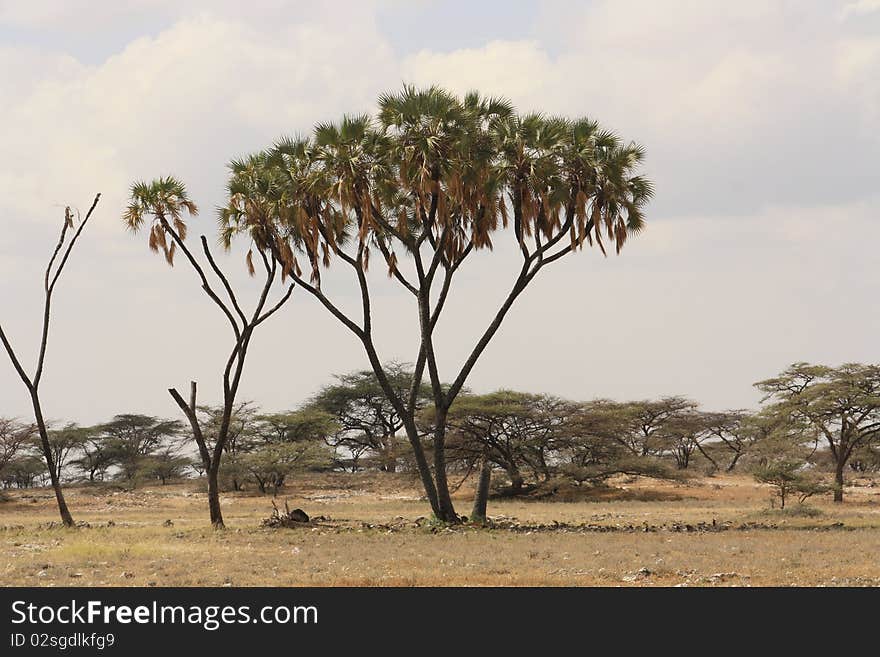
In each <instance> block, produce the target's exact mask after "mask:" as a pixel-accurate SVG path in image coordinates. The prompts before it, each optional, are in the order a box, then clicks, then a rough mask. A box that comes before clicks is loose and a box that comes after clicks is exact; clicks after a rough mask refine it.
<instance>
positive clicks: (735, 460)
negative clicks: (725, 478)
mask: <svg viewBox="0 0 880 657" xmlns="http://www.w3.org/2000/svg"><path fill="white" fill-rule="evenodd" d="M741 456H742V452H737V453H736V455H735V456H734V457H733V460H732V461H731V462H730V465H728V466H727V472H733V470H734V468H736V463H737V461H739V459H740V457H741Z"/></svg>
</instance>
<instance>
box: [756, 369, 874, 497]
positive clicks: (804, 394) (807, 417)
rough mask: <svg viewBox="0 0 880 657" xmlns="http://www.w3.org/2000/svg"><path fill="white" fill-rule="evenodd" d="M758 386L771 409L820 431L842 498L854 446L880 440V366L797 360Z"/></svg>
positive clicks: (788, 420) (785, 419)
mask: <svg viewBox="0 0 880 657" xmlns="http://www.w3.org/2000/svg"><path fill="white" fill-rule="evenodd" d="M755 386H756V387H757V388H758V389H759V390H761V391H763V392H764V393H766V396H765V397H764V400H763V401H764V402H768V401H769V402H771V404H769V405H768V407H767V412H768V413H769V414H771V415H773V416H775V417H777V418H779V419H780V420H781V421H783V422H785V423H787V424H789V425H794V426H795V427H798V426H803V427H806V428H807V429H813V430H814V431H816V432H817V433H818V434H819V435H820V436H821V437H822V438H823V439H824V440H825V442H826V444H827V445H828V449H829V451H830V453H831V457H832V460H833V462H834V501H835V502H843V486H844V469H845V468H846V465H847V463H848V462H849V459H850V457H851V456H852V455H853V453H854V452H855V450H857V449H859V448H860V447H864V446H866V445H872V444H876V443H877V442H878V441H880V366H878V365H862V364H859V363H847V364H845V365H841V366H840V367H837V368H833V367H827V366H825V365H811V364H809V363H795V364H794V365H792V366H791V367H789V368H788V369H786V370H785V371H784V372H782V374H780V375H779V376H777V377H774V378H772V379H766V380H765V381H759V382H758V383H756V384H755Z"/></svg>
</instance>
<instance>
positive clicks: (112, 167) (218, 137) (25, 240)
mask: <svg viewBox="0 0 880 657" xmlns="http://www.w3.org/2000/svg"><path fill="white" fill-rule="evenodd" d="M873 4H876V3H870V2H864V1H863V2H860V3H851V6H852V7H853V8H851V9H850V10H848V14H847V15H848V16H855V15H856V14H857V13H859V12H861V14H860V15H866V12H868V10H869V9H871V7H872V6H873ZM374 9H375V7H374V5H372V4H367V3H358V4H351V5H346V6H344V7H343V8H340V7H339V6H337V5H335V4H334V5H325V4H322V3H305V4H302V5H301V6H298V8H297V11H296V13H295V15H293V14H292V13H291V11H290V9H289V4H288V3H284V2H280V1H279V2H263V3H257V2H253V3H247V4H245V5H242V4H241V3H235V2H231V1H229V2H202V1H196V2H188V3H184V4H183V5H180V6H179V5H178V4H177V3H171V2H166V1H165V0H162V1H157V2H150V1H148V0H142V1H141V0H133V1H132V2H126V3H122V2H121V3H108V4H107V6H106V10H107V11H105V12H95V11H94V10H93V11H91V12H83V11H82V8H81V6H77V5H76V4H75V3H67V2H60V1H56V2H49V1H43V2H38V1H34V2H28V3H19V2H6V3H2V2H0V25H4V26H5V27H7V28H9V27H11V29H13V30H17V29H21V30H24V31H25V32H28V33H39V34H43V32H45V31H48V32H52V31H53V30H62V29H64V28H65V26H67V25H68V24H69V27H70V29H71V30H74V31H75V30H81V29H92V30H93V33H94V34H105V33H107V34H111V33H112V34H116V33H119V32H120V31H122V32H125V30H134V28H135V26H136V25H138V23H137V21H134V20H133V19H132V18H131V16H142V15H149V16H150V17H151V20H153V22H154V23H151V25H153V24H156V25H160V27H159V28H156V29H153V28H152V27H151V28H149V29H147V28H144V29H143V30H142V31H140V32H137V36H136V38H135V37H132V38H131V39H129V40H128V42H127V43H125V44H124V46H121V47H118V48H115V49H114V50H113V54H112V55H110V56H106V55H104V56H101V57H97V58H95V59H94V60H93V59H90V58H82V57H77V56H76V55H75V54H71V53H70V52H67V51H65V50H64V48H62V47H60V46H58V47H57V51H56V50H55V49H56V44H55V43H54V42H53V43H51V44H49V45H44V46H42V47H37V46H36V45H35V44H31V45H25V44H24V42H23V41H21V40H20V41H19V42H18V45H9V44H7V45H6V46H3V47H0V68H2V70H3V71H4V75H3V77H2V79H0V97H2V98H3V99H4V103H3V104H2V105H0V126H2V128H0V131H2V134H0V141H2V143H3V145H4V166H3V167H0V199H3V200H2V210H3V216H4V221H7V222H9V223H11V224H12V226H13V230H12V231H8V232H7V235H14V239H4V240H3V242H2V243H0V257H2V262H0V274H3V275H2V276H0V298H3V299H4V304H5V307H7V308H9V307H14V308H15V314H14V316H10V315H9V313H6V312H3V311H2V310H0V313H2V315H0V316H2V319H3V321H4V325H7V324H9V326H10V330H11V331H12V332H13V333H14V334H15V335H16V336H18V339H19V340H20V341H23V343H25V344H24V346H30V343H29V340H31V339H32V336H33V335H34V332H33V325H32V320H34V319H35V318H36V317H38V314H39V299H38V297H37V295H35V294H32V293H33V292H36V291H38V286H37V283H38V278H39V274H40V269H41V267H42V266H43V264H44V259H45V255H46V249H47V248H48V246H49V244H50V242H51V240H52V239H53V238H54V236H55V235H54V234H55V230H56V228H57V223H58V219H59V211H60V209H59V207H58V206H59V205H62V204H65V203H75V204H79V205H80V206H85V205H86V204H87V203H88V202H89V200H90V199H91V198H92V195H93V194H94V193H95V192H96V191H102V192H104V195H105V196H104V201H103V202H102V204H101V206H100V207H99V212H98V214H97V215H96V217H95V224H94V225H93V226H90V228H89V233H88V234H87V235H86V236H85V237H84V241H83V244H82V249H81V250H80V251H78V252H77V254H76V255H75V258H74V260H72V261H71V265H70V267H71V268H70V270H69V271H68V273H67V275H66V276H65V279H64V285H63V287H62V288H61V290H60V291H59V294H60V299H59V303H58V305H57V307H56V321H57V322H58V323H57V324H56V326H55V327H54V328H53V343H52V347H51V352H50V359H51V360H50V372H49V373H48V374H47V376H48V377H49V379H47V384H46V385H47V388H46V395H47V401H48V402H49V403H50V405H51V407H52V409H53V410H52V411H51V413H52V414H53V416H56V417H61V416H66V417H70V418H71V419H79V420H81V421H96V420H100V419H102V418H104V417H106V416H107V415H109V414H110V413H112V412H117V411H123V410H138V409H142V410H145V411H149V412H154V413H164V414H170V413H173V412H174V411H173V408H171V407H170V406H169V402H168V400H167V399H166V398H165V397H166V394H165V392H164V391H165V387H167V385H168V384H171V383H181V382H185V381H188V380H189V378H190V377H195V378H198V379H199V380H200V381H204V382H205V385H204V389H205V391H206V392H205V395H206V398H210V397H211V395H212V392H211V391H212V390H213V389H214V388H212V386H215V384H216V379H217V371H216V370H217V367H216V363H217V356H218V354H222V353H223V352H224V351H225V350H226V348H227V346H228V345H227V342H228V340H227V336H226V335H225V333H224V332H223V330H224V328H223V327H222V325H219V324H218V323H217V322H215V321H214V320H215V317H214V316H213V315H212V312H213V310H214V309H213V308H212V307H211V306H210V304H209V303H207V302H205V300H204V299H202V298H201V297H200V294H199V291H198V288H197V286H196V285H195V284H194V281H193V280H192V277H191V276H190V275H189V274H190V272H188V271H187V270H186V269H185V268H182V267H181V268H176V269H175V270H173V271H171V270H167V269H166V268H165V267H164V265H163V264H162V263H161V262H160V261H159V260H158V259H155V258H152V257H150V256H149V254H148V253H147V252H146V248H145V245H144V244H143V240H142V239H141V238H140V237H139V238H134V239H133V238H131V237H130V236H128V235H127V234H125V233H124V232H123V231H122V230H121V227H120V225H119V222H118V214H119V211H120V208H121V206H122V203H123V200H124V197H125V193H126V189H127V186H128V184H129V183H130V182H131V181H132V180H133V179H135V178H146V177H152V176H155V175H160V174H164V173H174V174H176V175H178V176H180V177H181V178H183V179H184V180H186V181H187V182H188V183H189V185H190V187H191V190H192V193H193V196H194V197H195V198H196V200H197V201H199V202H200V204H201V205H202V207H203V208H204V210H205V214H206V215H208V216H206V217H203V218H201V219H199V220H198V223H197V224H196V225H197V227H202V228H203V229H204V227H207V229H208V230H210V227H211V226H212V220H211V217H210V209H211V207H212V206H213V205H215V204H217V203H218V202H219V201H220V199H221V193H222V186H223V183H224V179H225V172H224V164H225V162H227V161H228V160H229V159H230V158H232V157H234V156H237V155H240V154H242V153H244V152H248V151H251V150H254V149H257V148H261V147H263V146H265V145H266V144H268V143H270V142H271V141H272V140H273V139H274V138H276V137H277V136H279V135H281V134H283V133H290V132H294V131H297V130H302V131H306V130H308V129H309V127H310V126H311V125H312V124H313V123H314V122H315V121H316V120H318V119H326V118H334V117H338V116H340V115H341V114H342V113H343V112H360V111H368V110H370V109H371V107H372V105H373V102H374V98H375V97H376V95H377V94H378V92H380V91H382V90H387V89H391V88H395V87H397V86H398V85H399V84H400V82H401V81H415V82H417V83H421V84H428V83H440V84H443V85H445V86H448V87H450V88H452V89H455V90H458V91H465V90H468V89H471V88H475V87H476V88H479V89H480V90H482V91H484V92H487V93H496V94H503V95H506V96H509V97H511V98H512V100H514V101H515V102H516V103H517V104H518V106H519V107H520V108H522V109H524V110H532V109H537V110H544V111H547V112H559V113H565V114H583V113H587V114H589V115H591V116H594V117H595V118H597V119H599V120H600V121H602V122H603V123H604V124H606V125H608V126H609V127H612V128H614V129H616V130H618V131H619V132H620V133H621V134H622V135H623V136H624V137H625V138H633V139H636V140H638V141H640V142H642V143H644V144H645V145H646V146H647V148H648V154H649V155H648V161H647V166H646V169H647V172H648V173H649V175H650V176H651V177H653V178H654V179H655V180H656V182H657V188H658V195H657V199H656V201H655V203H654V204H653V205H652V208H651V211H650V215H649V221H650V223H649V229H648V231H647V232H646V233H645V235H644V236H642V237H640V238H638V239H637V240H634V241H633V242H632V243H630V244H628V245H627V247H626V249H625V251H624V254H623V255H622V256H621V257H620V258H613V257H612V258H608V259H607V260H606V259H603V258H601V256H599V255H598V254H596V253H585V254H581V255H580V256H577V257H574V258H572V259H571V260H570V261H567V262H564V263H560V266H559V267H558V268H554V270H553V272H551V273H548V275H547V276H546V277H542V278H541V279H540V282H538V283H536V285H535V288H534V289H532V290H529V291H528V292H527V293H526V295H525V296H524V298H523V299H522V302H521V303H520V304H518V306H517V307H516V309H515V310H514V311H513V314H512V315H511V317H510V318H509V320H508V322H507V323H506V324H505V327H504V328H503V329H502V332H501V334H500V335H499V336H498V339H497V342H495V343H493V345H492V346H491V347H490V349H489V351H488V352H487V353H486V355H485V358H484V360H482V361H481V363H480V365H479V367H478V369H477V370H476V371H475V373H474V378H473V380H472V385H473V387H474V388H476V389H483V390H485V389H489V388H492V387H496V386H498V385H501V384H504V385H510V386H513V387H520V388H534V389H542V390H551V391H553V392H557V393H561V394H570V395H572V396H575V397H578V396H580V397H589V396H592V395H611V396H617V397H626V396H650V395H654V394H662V393H677V392H681V393H684V394H691V395H693V396H695V397H697V398H700V399H703V400H704V401H706V402H708V403H709V404H710V405H712V406H715V407H718V406H727V405H748V404H750V403H752V402H753V401H754V400H753V397H752V392H751V389H750V387H749V384H750V383H751V382H752V381H753V380H756V379H757V378H761V377H763V376H766V375H769V374H772V373H773V372H774V371H775V370H776V369H778V368H779V367H782V366H784V365H785V364H786V362H787V360H797V359H808V360H811V359H812V360H824V361H827V362H840V361H842V360H878V358H880V354H878V353H877V351H876V327H877V326H878V325H880V316H878V315H877V312H878V311H876V310H875V309H874V308H873V307H872V306H871V307H867V308H865V307H864V306H865V303H864V302H865V299H873V298H876V297H877V294H878V289H877V287H876V285H877V284H876V277H871V276H862V275H860V274H858V272H859V271H861V268H863V267H864V268H866V270H868V271H876V270H877V269H878V267H880V263H878V255H877V252H876V248H875V247H874V245H876V243H877V241H878V239H880V235H878V234H877V228H876V217H877V214H878V211H880V208H878V206H880V201H878V196H877V195H878V192H877V190H878V189H880V180H878V175H880V174H878V170H877V167H876V161H877V158H878V157H880V138H878V135H880V129H878V127H880V110H878V107H880V103H878V99H880V68H878V65H880V37H878V36H877V35H876V34H871V33H870V32H869V31H866V30H861V31H860V30H858V29H856V28H857V27H858V25H855V24H857V23H858V21H855V20H847V21H845V22H840V21H835V20H833V19H834V18H835V16H837V15H838V13H839V12H840V5H839V4H837V3H825V2H821V3H768V2H764V1H763V0H760V1H759V0H755V1H753V2H737V3H720V4H719V3H707V2H697V1H691V2H685V1H681V2H665V3H656V2H649V1H647V0H639V1H637V0H626V1H615V2H596V3H591V4H590V5H588V6H586V7H579V8H578V10H577V11H565V12H555V13H554V11H553V10H548V16H547V18H546V20H544V21H542V22H541V25H542V26H543V27H542V28H541V29H540V30H538V29H537V28H536V32H535V34H534V35H533V36H531V37H530V38H527V39H520V38H517V39H495V40H491V41H487V42H485V43H482V44H476V45H474V44H469V45H468V47H461V48H453V49H450V50H445V51H437V50H431V49H422V50H421V51H419V52H415V53H412V54H410V55H409V56H406V57H402V58H401V57H399V56H396V55H395V50H394V46H395V44H394V35H393V34H391V35H389V34H385V33H383V31H382V30H383V26H382V25H378V24H377V23H376V19H375V14H374ZM92 13H101V15H102V18H101V19H100V20H101V21H104V22H103V23H100V24H99V26H98V27H92V28H88V25H89V24H90V21H94V20H96V19H95V17H94V16H92ZM341 13H344V14H345V15H344V17H341V16H340V14H341ZM457 20H459V17H457V16H451V15H450V17H449V19H448V21H447V22H446V23H443V24H438V25H434V26H433V27H434V29H448V30H454V27H455V23H456V21H457ZM84 26H85V27H84ZM416 27H417V26H414V27H412V29H416ZM135 31H137V30H135ZM53 33H54V32H53ZM11 43H12V42H10V44H11ZM108 47H109V46H108ZM13 242H14V243H13ZM515 258H516V254H515V253H508V252H507V251H506V250H505V249H504V248H503V247H499V249H498V252H497V253H496V254H494V255H492V256H485V255H484V256H481V257H480V258H479V259H477V260H476V261H475V262H474V263H473V264H472V265H471V266H469V267H468V268H467V270H466V271H463V272H462V280H461V281H460V288H459V292H458V295H456V297H455V299H454V300H452V302H451V305H450V311H449V312H450V315H449V317H447V318H446V320H445V321H444V323H443V339H444V343H443V344H444V349H443V352H442V353H443V357H442V362H441V366H442V367H443V368H444V371H446V372H448V371H451V369H452V368H453V367H454V366H456V365H458V364H460V361H461V359H462V358H463V357H464V354H465V351H466V349H467V348H468V347H469V346H470V345H472V344H473V341H474V340H475V339H476V332H477V331H478V328H479V326H480V322H481V321H483V320H485V319H486V317H483V316H482V315H481V313H483V314H486V315H487V317H488V313H490V312H491V310H492V309H491V307H490V306H491V304H489V303H487V301H486V300H487V299H494V298H500V296H501V295H502V294H503V292H504V291H505V288H506V286H507V285H508V283H509V281H508V280H507V279H505V278H504V274H503V272H504V271H506V268H507V267H508V266H515ZM854 263H856V264H857V265H858V266H856V264H854ZM238 264H239V263H238V261H237V260H236V261H233V262H232V263H231V264H230V266H231V267H233V268H234V269H235V271H236V272H237V274H239V275H237V276H236V277H235V282H236V284H238V285H243V286H245V288H247V286H248V285H249V283H248V282H247V280H246V277H245V276H244V274H243V273H242V272H241V271H239V270H238V269H237V265H238ZM377 276H378V277H379V279H382V278H383V277H382V275H381V273H379V274H377ZM348 292H350V288H348V287H339V288H338V289H337V290H336V293H337V294H339V295H340V298H341V302H342V303H347V302H350V301H352V300H353V299H352V298H346V294H348ZM407 303H408V300H407V299H406V298H405V297H401V296H400V295H397V294H395V293H392V292H390V288H383V293H382V294H381V295H379V298H377V317H379V319H377V322H378V324H379V325H380V328H381V337H380V344H381V347H382V349H383V353H384V354H386V355H387V356H388V357H389V358H390V357H396V358H400V359H404V360H406V359H412V347H413V344H412V340H411V335H410V333H409V332H408V330H407V329H408V325H407V323H406V322H407V319H406V318H408V317H410V314H409V313H410V312H411V309H410V308H409V306H408V305H407ZM855 308H859V311H858V313H857V315H858V320H857V321H849V320H848V319H846V318H849V317H853V316H854V314H856V313H855V311H854V309H855ZM401 317H402V318H404V319H403V320H401ZM841 318H844V319H841ZM192 345H197V346H198V348H197V349H196V348H193V346H192ZM534 345H544V346H546V349H535V348H534ZM303 346H305V348H303ZM27 353H29V352H27ZM513 353H515V354H517V358H511V354H513ZM252 358H253V360H252V361H251V368H250V369H249V374H248V379H247V381H246V390H245V392H244V394H245V396H250V397H254V398H258V399H260V400H261V401H263V402H264V403H265V404H266V405H267V407H270V408H284V407H286V406H289V405H292V404H293V403H295V402H296V401H297V400H298V399H301V398H303V397H305V396H306V395H308V394H309V393H310V392H311V391H313V390H314V389H315V387H316V386H317V385H320V384H321V383H322V382H324V381H325V380H326V378H327V377H328V375H329V374H330V373H331V372H339V371H345V370H347V369H350V368H353V367H358V366H361V365H363V360H362V356H361V354H360V351H359V349H358V346H357V344H356V343H355V341H354V340H352V339H351V336H350V335H348V334H346V333H345V331H344V330H343V329H340V328H339V327H338V326H337V325H336V324H335V323H334V322H333V321H332V320H331V319H329V318H328V317H327V316H326V314H325V313H323V312H322V311H321V310H320V309H319V308H316V307H315V306H314V304H312V303H310V300H309V299H308V298H306V297H305V296H303V295H295V298H294V300H293V303H292V305H291V307H290V308H289V310H287V311H285V314H284V315H282V316H281V317H279V319H278V321H277V322H273V323H272V325H271V326H267V327H266V329H265V332H264V333H262V334H261V335H260V339H259V341H258V343H257V344H255V349H254V352H253V354H252ZM83 381H88V382H89V386H83ZM108 382H109V383H108ZM85 388H89V389H90V390H91V392H86V391H85V390H84V389H85ZM0 391H2V395H0V397H2V398H3V401H4V403H9V408H10V409H11V411H10V410H8V409H7V408H6V407H4V408H0V414H2V413H8V412H13V413H16V412H17V413H26V412H27V404H26V400H25V399H24V397H23V394H22V390H21V389H20V386H18V383H17V381H15V379H14V374H13V373H12V372H11V371H10V369H9V368H7V367H5V366H3V365H2V364H0ZM9 399H12V400H13V401H12V402H7V400H9Z"/></svg>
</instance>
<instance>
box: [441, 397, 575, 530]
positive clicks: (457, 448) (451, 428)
mask: <svg viewBox="0 0 880 657" xmlns="http://www.w3.org/2000/svg"><path fill="white" fill-rule="evenodd" d="M578 411H579V407H578V404H575V403H573V402H569V401H566V400H564V399H559V398H558V397H553V396H550V395H539V394H533V393H524V392H516V391H512V390H498V391H496V392H493V393H489V394H486V395H470V394H465V395H460V396H459V397H458V399H457V400H456V402H455V404H453V405H452V407H451V408H450V409H449V413H448V414H447V431H448V432H449V439H450V445H449V447H450V451H451V455H453V456H455V457H458V458H462V457H463V458H465V459H467V460H469V461H470V462H471V463H476V464H477V467H478V468H479V477H478V480H477V487H476V491H475V493H474V504H473V508H472V511H471V516H470V519H471V520H472V521H474V522H484V521H485V519H486V510H487V506H488V496H489V487H490V484H491V476H492V469H493V468H495V467H498V468H501V469H502V470H504V472H505V473H506V474H507V477H508V479H510V491H509V492H510V494H512V495H518V494H520V493H523V492H525V491H526V490H527V489H528V487H527V485H526V476H530V477H531V479H532V480H533V481H534V482H535V484H537V483H540V482H542V481H546V480H547V479H549V478H550V476H551V472H552V470H551V465H550V461H551V457H552V455H553V453H554V451H556V450H557V449H558V447H559V445H558V444H557V441H560V440H561V439H563V437H565V438H569V437H570V433H571V429H572V426H571V420H572V418H573V417H574V416H576V415H577V414H578ZM563 434H566V435H563Z"/></svg>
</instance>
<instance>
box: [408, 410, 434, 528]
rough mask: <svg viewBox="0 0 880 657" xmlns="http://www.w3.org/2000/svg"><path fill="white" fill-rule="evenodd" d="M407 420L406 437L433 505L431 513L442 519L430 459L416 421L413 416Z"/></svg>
mask: <svg viewBox="0 0 880 657" xmlns="http://www.w3.org/2000/svg"><path fill="white" fill-rule="evenodd" d="M406 420H407V422H406V437H407V438H408V439H409V443H410V446H411V447H412V450H413V457H414V458H415V460H416V467H417V468H418V470H419V478H420V479H421V480H422V486H423V487H424V489H425V495H426V496H427V497H428V503H429V504H430V505H431V511H433V513H434V515H435V516H436V517H437V518H440V517H441V514H440V503H439V502H438V498H437V487H436V486H435V485H434V477H433V476H432V475H431V467H430V466H429V465H428V459H427V457H426V456H425V449H424V447H422V441H421V439H420V438H419V432H418V429H417V428H416V423H415V420H414V418H413V417H412V416H410V417H408V418H406Z"/></svg>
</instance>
